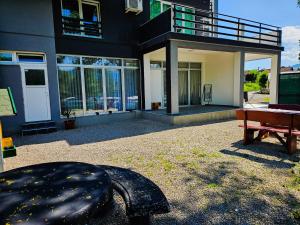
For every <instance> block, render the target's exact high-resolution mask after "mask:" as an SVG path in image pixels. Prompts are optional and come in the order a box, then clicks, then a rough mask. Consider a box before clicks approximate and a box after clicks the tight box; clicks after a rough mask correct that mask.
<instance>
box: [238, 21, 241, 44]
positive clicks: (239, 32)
mask: <svg viewBox="0 0 300 225" xmlns="http://www.w3.org/2000/svg"><path fill="white" fill-rule="evenodd" d="M240 26H241V19H240V18H238V31H237V35H238V36H237V40H238V41H239V40H240V35H241V31H240V29H241V28H240Z"/></svg>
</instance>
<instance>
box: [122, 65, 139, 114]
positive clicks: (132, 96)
mask: <svg viewBox="0 0 300 225" xmlns="http://www.w3.org/2000/svg"><path fill="white" fill-rule="evenodd" d="M139 73H140V70H139V69H125V70H124V79H125V96H126V98H125V107H126V110H134V109H137V108H138V104H139V86H138V84H139Z"/></svg>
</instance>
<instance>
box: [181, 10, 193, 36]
mask: <svg viewBox="0 0 300 225" xmlns="http://www.w3.org/2000/svg"><path fill="white" fill-rule="evenodd" d="M184 11H185V12H187V13H185V14H184V19H186V20H189V21H185V24H184V26H185V27H186V28H195V23H193V22H190V21H195V15H194V10H193V9H190V8H185V10H184ZM184 33H185V34H195V30H193V29H185V30H184Z"/></svg>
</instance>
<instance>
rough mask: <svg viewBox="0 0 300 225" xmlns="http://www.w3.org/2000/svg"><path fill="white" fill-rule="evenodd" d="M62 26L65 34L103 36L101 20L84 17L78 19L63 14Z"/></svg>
mask: <svg viewBox="0 0 300 225" xmlns="http://www.w3.org/2000/svg"><path fill="white" fill-rule="evenodd" d="M62 26H63V32H64V34H70V35H78V36H88V37H97V38H101V37H102V32H101V23H100V22H95V21H86V20H84V19H76V18H70V17H65V16H63V17H62Z"/></svg>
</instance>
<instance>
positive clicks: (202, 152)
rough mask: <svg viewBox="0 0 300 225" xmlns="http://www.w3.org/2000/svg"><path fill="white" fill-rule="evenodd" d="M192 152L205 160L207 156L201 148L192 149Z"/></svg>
mask: <svg viewBox="0 0 300 225" xmlns="http://www.w3.org/2000/svg"><path fill="white" fill-rule="evenodd" d="M191 152H192V153H193V155H194V156H196V157H197V158H204V157H205V156H207V154H206V153H205V152H204V151H203V150H202V149H200V148H192V149H191Z"/></svg>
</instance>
